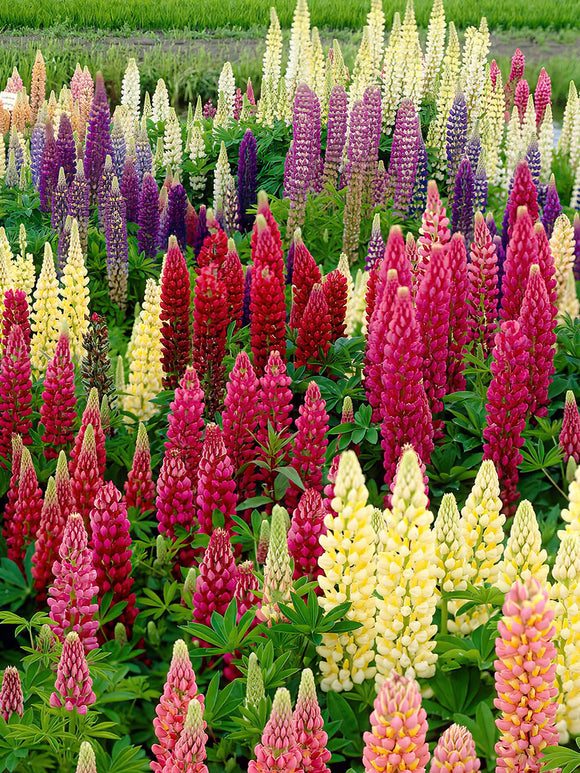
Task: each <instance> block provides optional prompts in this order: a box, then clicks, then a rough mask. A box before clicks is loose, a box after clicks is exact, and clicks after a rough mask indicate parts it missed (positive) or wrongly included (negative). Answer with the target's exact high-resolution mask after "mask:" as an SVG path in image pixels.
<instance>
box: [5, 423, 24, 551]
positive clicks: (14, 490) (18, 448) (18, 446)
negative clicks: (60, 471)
mask: <svg viewBox="0 0 580 773" xmlns="http://www.w3.org/2000/svg"><path fill="white" fill-rule="evenodd" d="M11 445H12V459H11V461H12V472H11V476H10V485H9V486H8V491H7V493H6V500H7V501H6V507H5V508H4V524H3V526H2V536H3V537H4V539H5V540H8V535H9V534H10V529H11V528H12V526H11V524H12V520H13V518H14V511H15V509H16V500H17V499H18V480H19V478H20V464H21V462H22V449H23V448H24V446H23V444H22V438H21V437H20V435H16V434H14V435H12V438H11Z"/></svg>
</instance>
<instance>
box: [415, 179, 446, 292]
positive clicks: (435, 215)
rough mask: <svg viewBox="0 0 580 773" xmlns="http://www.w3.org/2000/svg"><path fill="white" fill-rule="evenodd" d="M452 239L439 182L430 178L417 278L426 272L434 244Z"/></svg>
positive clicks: (419, 247)
mask: <svg viewBox="0 0 580 773" xmlns="http://www.w3.org/2000/svg"><path fill="white" fill-rule="evenodd" d="M450 239H451V231H450V229H449V218H448V217H447V213H446V211H445V207H444V206H443V204H442V203H441V199H440V197H439V191H438V189H437V183H436V182H435V180H429V182H428V183H427V206H426V207H425V211H424V212H423V215H422V218H421V228H420V229H419V238H418V240H417V252H418V253H419V262H418V263H417V280H419V279H420V278H421V276H422V275H423V274H424V273H425V269H426V268H427V264H428V263H429V260H430V257H431V249H432V247H433V245H434V244H447V242H448V241H449V240H450Z"/></svg>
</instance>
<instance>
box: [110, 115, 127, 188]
mask: <svg viewBox="0 0 580 773" xmlns="http://www.w3.org/2000/svg"><path fill="white" fill-rule="evenodd" d="M111 147H112V149H113V153H112V155H111V158H112V161H113V167H114V168H115V175H116V176H117V177H118V178H119V180H120V179H121V178H122V176H123V169H124V168H125V159H126V156H127V144H126V142H125V133H124V132H123V127H122V126H121V122H120V121H118V120H115V121H113V126H112V128H111Z"/></svg>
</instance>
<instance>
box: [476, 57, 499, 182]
mask: <svg viewBox="0 0 580 773" xmlns="http://www.w3.org/2000/svg"><path fill="white" fill-rule="evenodd" d="M483 104H484V109H483V115H482V116H481V149H482V154H483V161H484V163H485V171H486V174H487V176H488V179H489V180H490V181H493V183H494V185H498V184H499V183H500V182H501V173H502V169H501V165H500V163H499V151H500V148H501V145H502V141H503V133H504V131H505V117H504V112H505V97H504V93H503V83H502V79H501V73H500V72H499V71H498V72H497V75H496V83H495V88H494V86H493V84H492V82H491V78H490V76H489V67H487V68H486V74H485V85H484V87H483Z"/></svg>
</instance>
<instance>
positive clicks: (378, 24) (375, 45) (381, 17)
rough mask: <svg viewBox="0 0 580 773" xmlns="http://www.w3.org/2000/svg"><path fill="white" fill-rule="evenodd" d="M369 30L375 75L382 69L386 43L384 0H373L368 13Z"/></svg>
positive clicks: (370, 52)
mask: <svg viewBox="0 0 580 773" xmlns="http://www.w3.org/2000/svg"><path fill="white" fill-rule="evenodd" d="M367 27H368V30H369V55H370V59H371V62H372V64H373V72H374V77H375V78H377V77H378V75H379V73H380V71H381V63H382V61H383V48H384V44H385V14H384V12H383V3H382V0H371V10H370V11H369V13H368V15H367Z"/></svg>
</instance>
